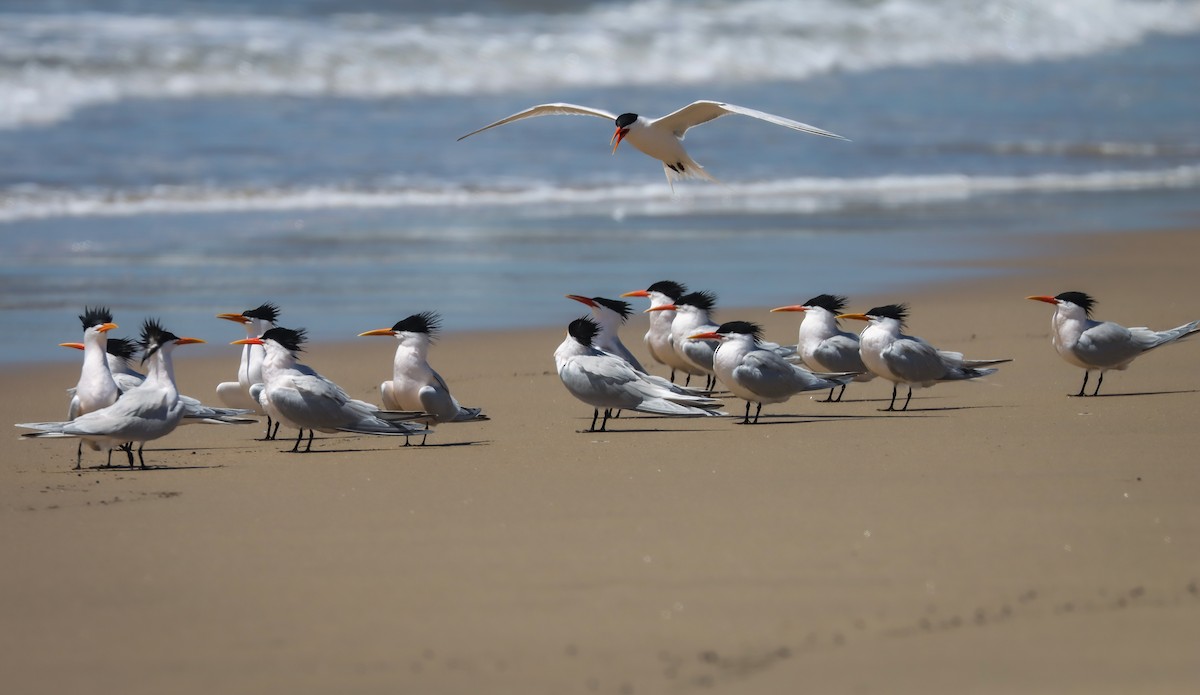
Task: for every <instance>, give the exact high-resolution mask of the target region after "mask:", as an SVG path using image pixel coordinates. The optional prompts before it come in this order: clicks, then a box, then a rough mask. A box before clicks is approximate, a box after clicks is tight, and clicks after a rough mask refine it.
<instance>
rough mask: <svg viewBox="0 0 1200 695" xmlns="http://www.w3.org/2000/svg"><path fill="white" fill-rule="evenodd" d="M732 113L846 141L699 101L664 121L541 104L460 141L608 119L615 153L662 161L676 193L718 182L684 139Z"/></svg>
mask: <svg viewBox="0 0 1200 695" xmlns="http://www.w3.org/2000/svg"><path fill="white" fill-rule="evenodd" d="M730 114H737V115H740V116H750V117H751V118H757V119H759V120H762V121H766V122H768V123H774V124H775V125H780V126H783V127H784V128H791V129H792V130H798V131H800V132H802V133H810V134H812V135H821V136H823V137H827V138H835V139H837V140H846V138H844V137H842V136H841V135H837V134H835V133H831V132H829V131H828V130H822V129H820V128H817V127H815V126H811V125H808V124H807V123H801V122H799V121H793V120H791V119H790V118H784V117H782V116H776V115H774V114H770V113H765V112H763V111H757V110H755V109H748V108H746V107H744V106H737V105H734V104H726V103H722V102H719V101H695V102H692V103H691V104H688V105H687V106H685V107H683V108H681V109H679V110H678V111H675V112H673V113H669V114H667V115H666V116H662V117H661V118H645V117H643V116H639V115H637V114H636V113H623V114H621V115H619V116H618V115H616V114H613V113H609V112H608V111H605V110H603V109H597V108H592V107H590V106H579V105H577V104H562V103H556V104H539V105H537V106H531V107H529V108H527V109H525V110H524V111H521V112H519V113H514V114H513V115H511V116H509V117H508V118H502V119H500V120H498V121H496V122H495V123H490V124H488V125H485V126H484V127H482V128H480V129H478V130H473V131H471V132H470V133H467V134H466V135H464V136H462V137H461V138H459V140H460V141H461V140H463V139H465V138H469V137H471V136H472V135H475V134H476V133H482V132H483V131H485V130H487V129H489V128H495V127H496V126H501V125H505V124H506V123H512V122H514V121H520V120H523V119H526V118H535V117H537V116H595V117H597V118H604V119H607V120H610V121H613V122H614V123H615V124H616V127H617V129H616V130H615V131H614V132H613V136H612V139H611V140H610V141H609V142H610V144H611V145H612V151H613V153H614V154H615V153H616V151H617V147H618V146H619V145H620V144H621V141H622V140H628V141H629V144H631V145H633V146H634V147H636V148H637V149H638V150H640V151H641V152H642V153H643V154H646V155H648V156H650V157H653V158H654V159H657V160H659V161H660V162H662V165H663V172H664V173H665V174H666V176H667V184H668V185H669V186H671V190H672V191H674V190H675V179H676V178H679V179H686V178H691V177H695V178H700V179H705V180H708V181H716V179H714V178H713V177H712V176H710V175H709V174H708V172H707V171H705V170H704V167H702V166H700V165H699V164H697V163H696V162H695V160H693V159H692V158H691V156H690V155H689V154H688V153H687V150H685V149H684V147H683V136H684V134H685V133H687V131H688V129H689V128H692V127H695V126H698V125H701V124H704V123H708V122H709V121H711V120H714V119H717V118H720V117H722V116H728V115H730Z"/></svg>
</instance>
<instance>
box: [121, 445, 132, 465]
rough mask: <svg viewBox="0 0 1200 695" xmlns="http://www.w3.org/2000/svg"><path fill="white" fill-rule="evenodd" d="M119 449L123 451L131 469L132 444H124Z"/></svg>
mask: <svg viewBox="0 0 1200 695" xmlns="http://www.w3.org/2000/svg"><path fill="white" fill-rule="evenodd" d="M121 448H122V449H124V450H125V458H127V459H129V467H130V468H133V442H125V445H124V446H122V447H121Z"/></svg>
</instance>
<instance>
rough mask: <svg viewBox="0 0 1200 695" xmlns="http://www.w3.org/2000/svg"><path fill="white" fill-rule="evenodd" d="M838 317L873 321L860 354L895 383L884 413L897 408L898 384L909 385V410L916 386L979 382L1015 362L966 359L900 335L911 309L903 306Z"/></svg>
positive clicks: (865, 331) (861, 339)
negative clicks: (998, 368) (998, 366)
mask: <svg viewBox="0 0 1200 695" xmlns="http://www.w3.org/2000/svg"><path fill="white" fill-rule="evenodd" d="M838 318H839V319H856V320H859V321H868V322H870V323H869V325H868V326H867V327H866V328H864V329H863V332H862V335H860V336H859V354H860V355H861V356H862V360H863V364H865V365H866V367H867V369H869V370H871V371H872V372H874V373H875V374H876V375H878V376H881V377H883V378H884V379H887V380H888V381H890V382H892V400H891V402H890V403H888V407H887V408H885V409H884V410H885V411H892V410H895V409H896V387H897V386H898V385H899V384H906V385H907V386H908V396H907V397H906V398H905V399H904V407H903V408H901V410H908V402H909V400H911V399H912V389H913V386H924V387H929V386H933V385H934V384H936V383H938V382H939V381H961V380H963V379H977V378H979V377H981V376H987V375H989V374H994V373H995V372H996V371H997V370H996V369H981V367H985V366H987V365H993V364H1003V363H1005V362H1011V361H1012V360H1011V359H1002V360H967V359H963V355H962V353H961V352H947V351H944V350H938V349H937V348H935V347H934V346H932V345H930V344H929V343H927V342H925V341H924V340H922V339H920V338H917V337H914V336H911V335H905V334H904V333H902V332H901V329H902V328H904V322H905V320H906V319H907V318H908V307H907V306H906V305H904V304H888V305H887V306H880V307H875V308H874V309H871V310H870V311H868V312H866V313H865V314H841V315H839V316H838Z"/></svg>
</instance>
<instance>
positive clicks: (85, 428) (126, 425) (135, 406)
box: [17, 319, 204, 468]
mask: <svg viewBox="0 0 1200 695" xmlns="http://www.w3.org/2000/svg"><path fill="white" fill-rule="evenodd" d="M203 342H204V341H203V340H200V339H199V338H180V337H179V336H177V335H175V334H174V333H171V332H170V331H168V330H166V329H164V328H163V327H162V324H160V323H159V322H158V321H156V320H154V319H147V320H146V321H145V322H144V323H143V325H142V339H141V344H142V351H143V354H144V355H145V357H144V358H143V361H149V370H148V373H147V375H146V380H145V381H144V382H143V383H142V385H141V386H138V387H137V388H134V389H131V390H130V391H128V392H126V393H124V394H123V395H122V396H121V397H120V398H118V399H117V401H116V402H115V403H113V404H112V405H110V406H108V407H106V408H101V409H100V410H96V411H93V412H90V413H88V414H86V415H80V416H79V417H77V418H75V419H74V420H72V421H70V422H31V423H23V424H19V425H17V427H24V428H26V429H35V430H39V431H38V432H35V433H31V434H26V435H24V436H25V437H78V438H80V439H83V440H86V441H88V442H92V443H94V444H95V445H97V446H98V447H99V446H108V447H110V448H113V447H119V446H120V445H122V444H124V443H126V442H134V443H137V444H138V462H139V464H140V465H141V467H142V468H145V467H146V461H145V459H144V458H143V457H142V449H143V447H145V445H146V442H148V441H151V440H154V439H158V438H160V437H164V436H166V435H168V434H170V433H171V432H173V431H174V430H175V427H176V426H178V425H179V421H180V420H181V419H182V418H183V410H184V408H183V404H182V403H181V402H180V400H179V391H178V390H177V389H176V387H175V369H174V365H173V364H172V361H171V353H172V351H173V350H174V349H175V348H176V347H177V346H179V345H189V344H192V343H203ZM130 463H131V465H132V459H131V460H130Z"/></svg>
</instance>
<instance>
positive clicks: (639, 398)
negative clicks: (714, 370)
mask: <svg viewBox="0 0 1200 695" xmlns="http://www.w3.org/2000/svg"><path fill="white" fill-rule="evenodd" d="M599 332H600V326H598V325H597V324H596V322H595V321H593V320H592V319H590V318H588V317H586V316H584V317H581V318H578V319H575V320H574V321H572V322H571V323H570V325H569V326H568V327H567V337H566V339H565V340H563V342H562V344H561V345H559V346H558V349H557V350H555V351H554V364H555V366H556V367H557V368H558V377H559V378H560V379H561V380H562V383H563V386H565V387H566V388H567V391H570V392H571V395H572V396H575V397H576V398H578V399H579V400H581V401H583V402H584V403H587V404H588V405H590V406H592V408H593V410H592V425H591V427H590V428H588V430H587V431H588V432H595V431H596V419H597V418H598V417H599V416H600V408H604V421H603V422H601V423H600V430H599V431H601V432H604V431H606V427H607V426H608V418H609V417H610V415H611V411H612V410H613V409H624V410H637V411H639V412H643V413H656V414H659V415H673V416H677V417H704V416H713V415H724V414H725V413H721V412H718V411H717V410H716V409H717V408H719V407H720V405H721V403H720V401H717V400H715V399H712V398H706V397H704V396H695V395H689V394H684V393H679V392H677V391H672V390H670V389H669V388H666V387H665V386H664V385H663V383H665V381H666V380H665V379H661V378H652V377H649V376H648V375H646V374H644V373H642V372H639V371H636V370H635V369H634V368H633V367H632V366H630V364H629V363H628V362H626V361H625V360H623V359H621V358H619V357H615V356H613V355H610V354H608V353H606V352H603V351H601V350H599V349H597V348H596V346H595V345H593V344H592V340H593V339H594V338H595V337H596V335H597V334H598V333H599ZM655 379H657V381H656V380H655Z"/></svg>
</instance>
